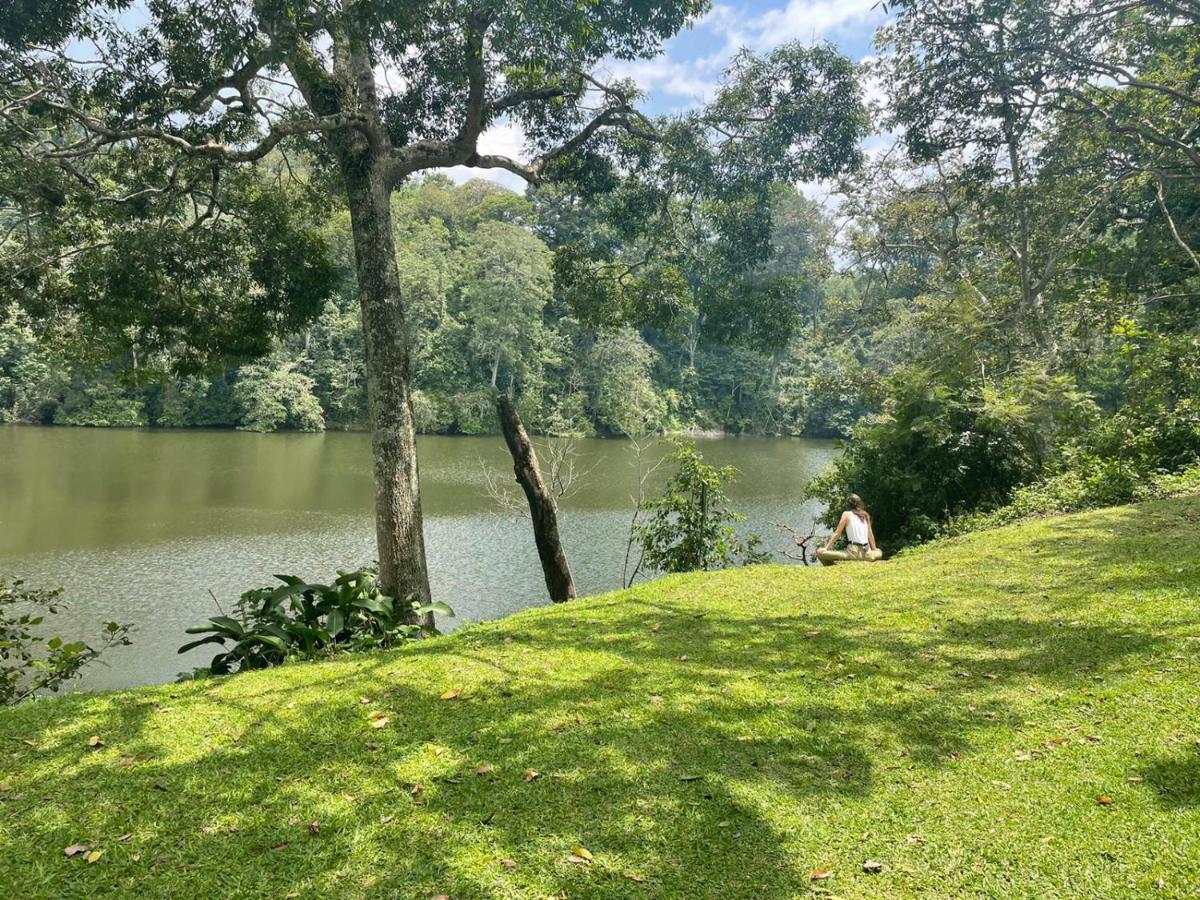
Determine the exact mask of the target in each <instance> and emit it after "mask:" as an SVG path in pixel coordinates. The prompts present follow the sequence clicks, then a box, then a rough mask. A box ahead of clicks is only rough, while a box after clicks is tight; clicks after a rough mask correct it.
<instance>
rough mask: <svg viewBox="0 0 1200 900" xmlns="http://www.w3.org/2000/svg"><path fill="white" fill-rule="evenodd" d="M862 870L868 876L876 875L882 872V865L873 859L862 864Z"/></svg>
mask: <svg viewBox="0 0 1200 900" xmlns="http://www.w3.org/2000/svg"><path fill="white" fill-rule="evenodd" d="M862 870H863V871H864V872H866V873H867V874H868V875H878V874H879V873H880V872H882V871H883V863H881V862H879V861H878V860H875V859H868V860H867V861H866V862H865V863H863V864H862Z"/></svg>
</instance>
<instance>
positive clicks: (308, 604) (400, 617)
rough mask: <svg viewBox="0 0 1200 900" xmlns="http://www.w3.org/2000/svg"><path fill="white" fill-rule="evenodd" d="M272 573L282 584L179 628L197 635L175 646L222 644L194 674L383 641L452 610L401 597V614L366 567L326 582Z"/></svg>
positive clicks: (403, 636)
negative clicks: (231, 610)
mask: <svg viewBox="0 0 1200 900" xmlns="http://www.w3.org/2000/svg"><path fill="white" fill-rule="evenodd" d="M275 577H276V578H278V579H279V580H280V581H282V582H283V584H282V585H280V586H278V587H273V588H272V587H263V588H255V589H253V590H249V591H246V592H245V593H244V594H242V596H241V599H240V600H239V601H238V604H237V609H236V616H226V615H219V616H213V617H211V618H210V619H209V620H208V621H207V622H206V623H205V624H203V625H196V626H193V627H191V628H188V629H187V630H186V632H187V633H188V634H202V635H205V637H203V638H201V639H199V640H196V641H191V642H189V643H186V644H184V645H183V646H182V647H180V648H179V651H178V652H179V653H187V652H188V651H190V650H194V649H196V648H197V647H201V646H204V645H206V644H218V645H220V646H221V647H222V648H223V650H222V652H220V653H218V654H216V655H215V656H214V657H213V658H212V661H211V662H210V663H209V665H208V667H207V668H206V669H198V670H197V673H198V674H213V675H225V674H230V673H233V672H240V671H244V670H250V669H264V668H269V667H271V666H277V665H280V664H281V663H283V662H284V661H286V660H287V659H289V658H291V657H303V658H311V657H314V656H318V655H322V654H328V653H337V652H345V651H355V650H370V649H376V648H380V647H391V646H394V645H396V644H398V643H402V642H404V641H409V640H414V639H416V638H417V637H419V636H420V628H419V627H418V626H417V625H416V617H417V616H420V615H424V614H426V613H436V614H439V615H445V616H452V615H454V611H453V610H452V609H451V608H450V607H449V606H447V605H446V604H445V603H442V602H440V601H439V602H434V603H429V604H424V605H422V604H418V603H415V602H413V603H409V604H406V605H405V606H404V608H407V609H408V610H409V613H408V614H407V615H406V614H405V613H404V612H403V611H402V609H397V607H396V605H395V602H394V600H393V598H391V597H389V596H387V595H386V594H384V593H382V592H381V591H380V590H379V584H378V581H377V579H376V577H375V573H374V572H371V571H368V570H359V571H353V572H339V573H338V577H337V578H336V579H334V581H333V583H332V584H310V583H308V582H306V581H304V580H303V579H301V578H297V577H295V576H293V575H276V576H275Z"/></svg>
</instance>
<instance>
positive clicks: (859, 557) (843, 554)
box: [817, 544, 883, 566]
mask: <svg viewBox="0 0 1200 900" xmlns="http://www.w3.org/2000/svg"><path fill="white" fill-rule="evenodd" d="M817 559H819V560H820V561H821V565H823V566H832V565H833V564H834V563H836V562H851V561H853V562H875V561H876V560H880V559H883V551H882V550H868V549H867V548H866V547H860V546H858V544H847V545H846V549H845V550H818V551H817Z"/></svg>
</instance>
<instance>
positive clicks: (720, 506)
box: [631, 440, 769, 574]
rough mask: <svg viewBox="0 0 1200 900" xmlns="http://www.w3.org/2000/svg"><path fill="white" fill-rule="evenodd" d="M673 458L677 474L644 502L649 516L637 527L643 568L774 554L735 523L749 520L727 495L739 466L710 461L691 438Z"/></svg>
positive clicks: (744, 560) (747, 560) (683, 567)
mask: <svg viewBox="0 0 1200 900" xmlns="http://www.w3.org/2000/svg"><path fill="white" fill-rule="evenodd" d="M670 460H671V462H672V463H674V465H675V471H674V473H672V475H671V478H670V479H669V480H668V481H667V484H666V487H665V488H664V489H663V492H662V494H660V495H659V496H657V497H652V498H649V499H647V500H644V501H643V502H642V503H641V504H640V505H639V509H640V510H641V511H643V512H646V513H649V516H648V517H647V519H646V520H645V521H635V523H634V525H633V528H632V532H631V537H632V539H633V540H634V541H635V542H636V543H637V544H638V545H639V546H640V548H641V552H642V557H641V559H642V563H641V565H639V566H638V568H641V567H642V566H644V567H646V568H648V569H651V570H654V571H658V572H691V571H695V570H698V569H722V568H726V567H728V566H732V565H752V564H754V563H762V562H766V561H767V560H768V559H769V555H768V554H767V553H765V552H764V551H763V550H762V549H761V546H760V545H761V543H762V542H761V540H760V539H759V537H758V535H756V534H749V535H747V536H746V537H744V538H743V537H741V536H740V535H739V534H738V533H737V531H736V530H735V529H734V527H733V526H734V525H735V524H737V523H739V522H744V521H745V520H746V517H745V516H743V515H741V514H739V513H737V512H735V511H734V510H733V509H732V507H730V505H729V498H728V497H727V496H726V494H725V485H726V484H728V483H729V482H730V481H732V480H733V479H734V478H736V477H737V469H735V468H734V467H733V466H721V467H720V468H718V467H715V466H710V465H708V464H707V463H705V462H704V458H703V456H701V454H700V452H699V451H698V450H697V449H696V445H695V444H694V443H692V442H690V441H682V440H681V441H677V442H676V445H675V450H674V452H673V453H672V454H671V456H670ZM635 574H636V573H635Z"/></svg>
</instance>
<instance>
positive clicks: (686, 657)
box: [679, 653, 688, 662]
mask: <svg viewBox="0 0 1200 900" xmlns="http://www.w3.org/2000/svg"><path fill="white" fill-rule="evenodd" d="M679 661H680V662H687V661H688V655H687V654H686V653H685V654H683V656H681V657H679Z"/></svg>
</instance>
